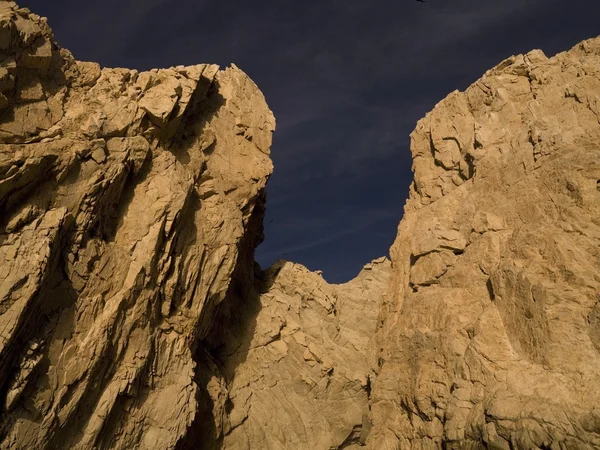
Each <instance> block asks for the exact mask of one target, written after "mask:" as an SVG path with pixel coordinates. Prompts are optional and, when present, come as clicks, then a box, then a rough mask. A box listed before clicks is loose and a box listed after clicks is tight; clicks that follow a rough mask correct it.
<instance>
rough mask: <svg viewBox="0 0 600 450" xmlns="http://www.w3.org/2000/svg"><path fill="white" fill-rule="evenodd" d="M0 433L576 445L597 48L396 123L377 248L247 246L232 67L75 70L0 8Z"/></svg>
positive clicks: (252, 237)
mask: <svg viewBox="0 0 600 450" xmlns="http://www.w3.org/2000/svg"><path fill="white" fill-rule="evenodd" d="M0 54H1V55H0V60H1V61H0V328H1V329H2V331H1V333H0V411H1V412H0V448H1V449H48V450H51V449H58V448H74V449H98V450H100V449H148V450H149V449H158V450H161V449H177V450H188V449H189V450H191V449H204V450H219V449H226V450H253V449H261V450H262V449H271V450H276V449H277V450H279V449H305V450H309V449H311V450H312V449H316V450H319V449H323V450H331V449H355V450H356V449H359V448H368V449H373V450H380V449H383V450H387V449H389V450H391V449H423V450H425V449H442V448H445V449H475V448H489V449H501V450H504V449H517V448H518V449H534V448H539V449H571V448H577V449H579V448H581V449H592V448H600V407H599V406H598V405H600V381H599V380H600V378H599V376H598V373H600V39H592V40H589V41H585V42H583V43H581V44H579V45H577V46H576V47H575V48H573V49H572V50H570V51H568V52H565V53H561V54H559V55H557V56H555V57H553V58H547V57H546V56H545V55H544V54H543V53H542V52H540V51H532V52H530V53H528V54H526V55H519V56H515V57H511V58H509V59H507V60H506V61H503V62H502V63H501V64H499V65H498V66H497V67H495V68H493V69H492V70H490V71H488V72H487V73H486V74H485V75H484V76H483V77H482V78H481V79H480V80H478V81H477V82H475V83H474V84H473V85H472V86H471V87H469V88H468V89H467V90H466V91H465V92H453V93H451V94H450V95H449V96H448V97H447V98H446V99H444V100H443V101H441V102H440V103H439V104H438V105H436V107H435V108H434V109H433V111H432V112H431V113H429V114H428V115H427V116H426V117H425V118H424V119H422V120H421V121H419V123H418V124H417V127H416V129H415V131H414V132H413V134H412V135H411V151H412V154H413V170H414V173H415V179H414V182H413V184H412V186H411V189H410V198H409V199H408V201H407V203H406V206H405V212H404V217H403V219H402V222H401V223H400V226H399V229H398V236H397V239H396V241H395V242H394V244H393V246H392V248H391V252H390V254H391V262H390V261H389V260H388V259H386V258H380V259H377V260H375V261H373V262H371V263H369V264H367V265H366V266H365V267H364V268H363V270H362V271H361V273H360V274H359V275H358V276H357V277H356V278H355V279H354V280H352V281H350V282H348V283H345V284H340V285H330V284H327V283H326V282H325V280H324V279H323V278H322V276H321V274H320V273H312V272H310V271H308V270H307V269H306V268H304V267H303V266H301V265H299V264H294V263H291V262H286V261H279V262H277V263H276V264H275V265H274V266H273V267H271V268H269V269H267V270H261V269H260V267H258V265H257V264H256V263H254V249H255V248H256V246H257V245H258V244H259V243H260V242H261V241H262V238H263V236H262V220H263V216H264V208H265V193H264V189H265V184H266V182H267V179H268V177H269V175H270V174H271V172H272V169H273V167H272V163H271V160H270V158H269V147H270V144H271V135H272V132H273V131H274V128H275V121H274V118H273V115H272V113H271V111H270V110H269V108H268V106H267V104H266V102H265V99H264V97H263V95H262V94H261V93H260V91H259V90H258V88H257V87H256V86H255V85H254V83H252V81H251V80H250V79H249V78H248V77H247V76H246V75H245V74H244V73H243V72H242V71H241V70H239V69H238V68H236V67H235V66H232V67H230V68H227V69H224V70H221V69H219V68H218V67H217V66H215V65H197V66H191V67H182V66H181V67H175V68H170V69H160V70H151V71H148V72H137V71H135V70H128V69H106V68H102V69H101V68H100V67H99V66H98V65H97V64H95V63H85V62H79V61H76V60H75V59H74V58H73V57H72V55H71V54H70V53H69V52H68V51H66V50H64V49H61V48H60V47H59V46H58V45H57V44H56V42H55V41H54V39H53V36H52V32H51V30H50V28H49V27H48V25H47V23H46V21H45V19H43V18H40V17H39V16H37V15H35V14H33V13H31V12H30V11H29V10H27V9H20V8H19V7H18V6H17V5H16V4H15V3H14V2H10V1H5V2H1V3H0Z"/></svg>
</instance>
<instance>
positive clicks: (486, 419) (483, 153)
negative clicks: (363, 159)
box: [367, 38, 600, 450]
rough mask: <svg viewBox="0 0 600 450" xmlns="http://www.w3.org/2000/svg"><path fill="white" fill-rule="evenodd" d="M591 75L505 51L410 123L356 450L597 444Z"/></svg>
mask: <svg viewBox="0 0 600 450" xmlns="http://www.w3.org/2000/svg"><path fill="white" fill-rule="evenodd" d="M598 74H600V38H596V39H592V40H589V41H585V42H583V43H581V44H579V45H577V46H576V47H575V48H573V49H572V50H570V51H568V52H565V53H561V54H558V55H556V56H555V57H553V58H550V59H548V58H546V57H545V56H544V55H543V54H542V53H541V52H540V51H534V52H530V53H528V54H527V55H519V56H516V57H511V58H509V59H507V60H506V61H504V62H502V63H501V64H500V65H498V66H497V67H495V68H494V69H492V70H490V71H488V72H487V73H486V74H485V75H484V76H483V77H482V78H481V79H480V80H478V81H477V82H475V83H474V84H473V85H472V86H471V87H469V88H468V89H467V90H466V91H465V92H453V93H452V94H450V95H449V96H448V97H447V98H446V99H445V100H443V101H442V102H440V103H439V104H438V105H436V107H435V108H434V110H433V111H432V112H430V113H429V114H428V115H427V116H426V117H425V118H424V119H422V120H421V121H419V123H418V124H417V127H416V129H415V131H414V132H413V133H412V135H411V141H412V145H411V151H412V153H413V158H414V166H413V169H414V171H415V180H414V183H413V185H412V187H411V194H410V199H409V200H408V202H407V204H406V207H405V215H404V218H403V219H402V222H401V224H400V227H399V229H398V237H397V239H396V242H395V243H394V245H393V247H392V249H391V256H392V266H393V272H392V278H391V282H390V286H389V290H388V294H387V296H386V303H385V305H384V307H383V308H382V311H381V313H380V317H381V320H382V322H383V326H382V328H381V329H380V330H379V331H378V337H377V344H378V347H379V348H380V349H381V351H380V353H379V364H378V365H377V368H376V370H377V372H378V373H377V377H376V379H375V382H374V386H373V391H372V392H373V394H372V402H371V410H372V418H373V429H372V431H371V433H370V434H369V438H368V442H367V444H368V445H367V447H368V448H371V449H374V450H375V449H377V450H379V449H438V448H439V449H441V448H446V449H448V448H451V449H464V448H494V449H534V448H540V449H542V448H544V449H550V448H551V449H571V448H578V449H579V448H581V449H584V448H585V449H592V448H600V426H599V425H600V421H598V417H600V416H599V413H600V410H599V409H598V405H600V383H599V378H598V373H599V371H600V351H599V348H600V347H599V346H598V336H599V335H600V333H599V332H598V323H599V321H598V320H597V317H598V311H599V310H600V306H599V305H600V296H599V293H600V251H599V249H600V220H598V218H599V217H600V190H599V189H598V186H599V185H600V181H599V180H600V114H599V113H598V112H599V110H598V100H599V95H600V77H599V76H598Z"/></svg>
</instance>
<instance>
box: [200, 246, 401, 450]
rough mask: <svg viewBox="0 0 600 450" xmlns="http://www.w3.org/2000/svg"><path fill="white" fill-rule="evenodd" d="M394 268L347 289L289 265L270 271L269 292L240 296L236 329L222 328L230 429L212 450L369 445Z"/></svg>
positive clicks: (379, 266) (380, 267) (375, 270)
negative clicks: (384, 308)
mask: <svg viewBox="0 0 600 450" xmlns="http://www.w3.org/2000/svg"><path fill="white" fill-rule="evenodd" d="M389 269H390V263H389V261H388V260H387V259H385V258H381V259H379V260H376V261H374V262H372V263H371V264H368V265H367V266H365V268H364V269H363V271H362V272H361V273H360V274H359V275H358V277H356V278H355V279H354V280H352V281H350V282H348V283H345V284H340V285H329V284H327V283H326V282H325V280H324V279H323V278H322V277H321V276H320V275H319V274H317V273H312V272H309V271H308V270H307V269H306V268H305V267H303V266H300V265H298V264H293V263H289V262H284V261H280V262H278V263H277V264H275V265H274V266H273V267H271V268H270V269H269V270H267V271H266V273H265V274H264V275H263V277H264V278H263V279H262V281H261V282H260V284H259V288H260V289H262V292H263V293H262V294H260V295H259V294H258V293H257V294H254V295H245V296H243V298H240V299H239V302H240V306H239V307H234V308H233V309H232V310H231V311H230V312H229V313H228V314H227V316H226V317H227V320H226V321H224V322H223V323H224V326H227V328H228V329H229V330H231V331H230V332H228V331H225V330H223V332H224V333H225V334H226V335H227V337H226V338H225V339H224V343H223V344H222V346H221V347H220V350H219V351H218V352H216V353H215V356H216V357H217V359H219V360H220V361H222V362H223V364H224V369H225V370H224V373H225V374H226V380H224V381H225V382H224V384H225V385H226V386H228V392H227V397H226V401H225V402H224V405H223V407H222V409H224V411H220V412H218V413H217V414H216V415H217V416H219V417H221V416H222V417H224V420H223V422H222V425H221V429H219V428H218V427H217V426H215V428H217V430H218V432H217V436H218V437H220V439H221V442H220V443H219V445H215V446H214V447H212V448H226V449H240V450H242V449H247V450H250V449H259V448H260V449H284V448H294V449H299V450H300V449H306V450H308V449H329V448H354V447H358V446H362V445H363V444H364V443H365V441H366V437H367V435H368V433H369V428H370V419H369V390H370V383H371V381H370V380H371V371H370V355H372V354H373V353H374V352H375V349H374V348H373V338H374V336H375V330H376V325H377V311H378V310H379V305H380V304H381V301H382V297H383V294H384V292H385V289H386V287H387V282H388V276H389ZM224 328H225V327H224ZM213 401H214V403H215V404H217V403H218V400H217V398H215V399H213ZM204 440H205V438H204ZM199 444H200V442H196V445H198V446H199ZM204 445H205V447H202V448H211V447H208V446H206V444H204ZM198 446H197V447H193V446H192V447H190V448H199V447H198Z"/></svg>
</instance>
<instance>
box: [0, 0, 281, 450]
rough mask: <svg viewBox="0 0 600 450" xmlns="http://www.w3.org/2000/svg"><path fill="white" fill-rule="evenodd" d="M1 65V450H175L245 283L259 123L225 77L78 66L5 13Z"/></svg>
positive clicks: (207, 70) (242, 90)
mask: <svg viewBox="0 0 600 450" xmlns="http://www.w3.org/2000/svg"><path fill="white" fill-rule="evenodd" d="M0 52H2V58H3V61H2V62H1V63H0V91H1V92H2V94H1V95H0V106H1V107H2V111H1V116H0V222H1V224H0V268H1V269H0V308H1V311H0V329H1V330H2V331H1V334H0V336H1V338H0V386H1V389H0V395H1V397H0V404H1V408H2V413H1V416H0V438H1V444H0V447H1V448H11V449H12V448H15V449H58V448H78V449H92V448H123V449H131V448H145V449H171V448H175V446H176V445H178V444H180V445H183V444H182V443H184V442H185V437H186V436H187V433H188V429H189V428H190V426H191V425H192V423H194V421H197V420H198V417H199V416H201V415H202V414H203V412H204V410H203V408H202V404H203V401H202V399H203V395H204V394H205V387H203V386H202V387H201V383H202V382H203V381H202V380H204V379H205V378H206V377H208V372H210V371H214V372H215V375H216V376H218V371H219V369H218V368H217V367H215V366H214V365H213V364H212V363H211V357H210V354H209V352H208V351H207V350H206V345H205V344H204V343H203V341H204V340H205V339H206V338H207V337H208V336H210V334H211V330H212V328H213V323H214V321H213V318H214V317H215V316H216V315H218V310H219V305H220V304H221V303H222V302H223V301H225V299H226V298H227V296H228V295H229V292H230V290H231V288H232V286H233V285H234V284H235V283H233V281H232V280H234V279H235V278H236V277H242V279H243V277H244V275H245V274H246V273H248V272H249V273H250V274H252V273H253V268H254V261H253V249H254V247H255V246H256V245H258V243H259V242H260V240H261V239H262V216H263V204H264V186H265V183H266V181H267V178H268V176H269V175H270V173H271V171H272V163H271V160H270V158H269V146H270V143H271V135H272V132H273V130H274V125H275V122H274V118H273V115H272V114H271V112H270V110H269V109H268V107H267V105H266V103H265V100H264V97H263V95H262V94H261V93H260V91H259V90H258V88H257V87H256V86H255V85H254V83H252V81H250V79H249V78H248V77H247V76H246V75H245V74H244V73H243V72H242V71H240V70H239V69H237V68H235V67H232V68H229V69H226V70H219V68H218V67H217V66H214V65H198V66H192V67H175V68H172V69H163V70H152V71H149V72H141V73H138V72H137V71H134V70H128V69H100V67H99V66H98V65H97V64H94V63H82V62H78V61H75V60H74V59H73V57H72V56H71V54H70V53H69V52H68V51H66V50H63V49H60V48H59V47H58V46H57V45H56V43H55V42H54V40H53V37H52V33H51V31H50V29H49V28H48V25H47V24H46V21H45V20H44V19H42V18H40V17H38V16H36V15H35V14H31V13H30V12H29V11H28V10H26V9H18V8H17V6H16V5H15V4H14V3H13V2H2V3H1V4H0ZM248 282H249V283H250V284H251V283H252V278H251V277H250V279H249V281H248ZM236 286H237V284H236Z"/></svg>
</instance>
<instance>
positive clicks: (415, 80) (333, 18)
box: [19, 0, 600, 282]
mask: <svg viewBox="0 0 600 450" xmlns="http://www.w3.org/2000/svg"><path fill="white" fill-rule="evenodd" d="M19 4H20V5H21V6H26V7H29V8H30V9H31V10H32V11H34V12H36V13H37V14H40V15H43V16H46V17H48V18H49V23H50V26H51V27H52V28H53V29H54V33H55V36H56V38H57V40H58V42H59V43H60V44H61V45H62V46H63V47H66V48H69V49H70V50H71V51H72V52H73V54H74V55H75V57H76V58H77V59H80V60H92V61H97V62H99V63H100V64H101V65H102V66H105V67H130V68H136V69H140V70H144V69H150V68H153V67H169V66H172V65H179V64H186V65H187V64H197V63H218V64H220V65H222V66H227V65H229V64H230V63H232V62H233V63H235V64H236V65H237V66H239V67H240V68H241V69H243V70H244V71H245V72H246V73H248V75H249V76H250V77H251V78H252V79H253V80H254V81H255V82H256V83H257V84H258V86H259V88H260V89H261V90H262V91H263V93H264V94H265V97H266V98H267V102H268V103H269V106H270V107H271V109H272V110H273V111H274V113H275V116H276V118H277V131H276V132H275V136H274V144H273V147H272V158H273V161H274V164H275V173H274V175H273V177H272V178H271V180H270V181H269V185H268V188H267V192H268V200H267V217H266V219H265V235H266V239H265V242H264V243H263V244H262V245H261V246H260V247H259V248H258V251H257V255H256V257H257V260H258V261H259V262H260V264H261V265H262V266H263V267H266V266H268V265H270V264H272V263H273V262H274V261H275V260H276V259H279V258H284V259H288V260H291V261H295V262H300V263H302V264H305V265H306V266H307V267H309V268H310V269H312V270H317V269H321V270H323V271H324V276H325V278H326V279H327V280H328V281H330V282H342V281H346V280H348V279H350V278H352V277H354V276H355V275H356V274H357V273H358V271H359V270H360V269H361V268H362V266H363V265H364V264H365V263H367V262H368V261H370V260H371V259H373V258H376V257H379V256H381V255H387V253H388V248H389V246H390V245H391V244H392V241H393V239H394V237H395V235H396V228H397V225H398V221H399V220H400V218H401V216H402V208H403V205H404V201H405V198H406V196H407V193H408V185H409V184H410V182H411V179H412V174H411V171H410V166H411V157H410V151H409V149H408V143H409V138H408V136H409V134H410V132H411V131H412V129H413V128H414V125H415V123H416V121H417V120H418V119H419V118H421V117H422V116H423V115H424V114H425V113H426V112H427V111H429V110H431V109H432V107H433V106H434V105H435V104H436V103H437V102H438V101H440V100H441V99H442V98H444V97H445V96H446V95H447V94H448V93H450V92H451V91H453V90H454V89H461V90H462V89H465V88H466V87H467V86H468V85H469V84H471V83H472V82H473V81H475V80H476V79H477V78H479V77H480V76H481V74H483V72H485V71H486V70H487V69H489V68H491V67H492V66H493V65H495V64H497V63H498V62H500V61H501V60H502V59H504V58H506V57H508V56H510V55H512V54H517V53H523V52H527V51H528V50H531V49H533V48H541V49H542V50H544V52H545V53H546V54H547V55H553V54H555V53H557V52H559V51H562V50H566V49H568V48H570V47H572V46H573V45H575V44H576V43H577V42H579V41H580V40H583V39H586V38H589V37H593V36H595V35H598V34H600V0H502V1H499V0H480V1H475V0H427V2H426V3H419V2H416V1H415V0H395V1H380V0H369V1H367V0H362V1H358V0H321V1H310V0H305V1H291V0H276V1H275V0H263V1H260V2H254V1H241V0H230V1H222V0H220V1H212V2H208V1H202V0H181V1H173V0H118V1H117V0H103V1H101V2H87V1H81V0H64V1H61V0H51V1H49V0H22V1H20V2H19Z"/></svg>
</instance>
